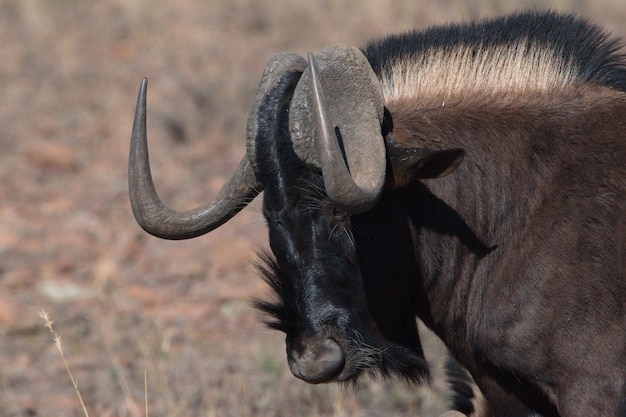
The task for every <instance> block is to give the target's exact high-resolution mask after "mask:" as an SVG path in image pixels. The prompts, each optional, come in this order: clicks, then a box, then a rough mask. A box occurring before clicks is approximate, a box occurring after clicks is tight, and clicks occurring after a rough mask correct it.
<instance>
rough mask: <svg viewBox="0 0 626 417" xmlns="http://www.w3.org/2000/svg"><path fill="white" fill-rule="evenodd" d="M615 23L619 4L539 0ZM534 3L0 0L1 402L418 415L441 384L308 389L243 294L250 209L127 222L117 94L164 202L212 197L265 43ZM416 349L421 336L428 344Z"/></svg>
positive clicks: (258, 234) (353, 40) (431, 411)
mask: <svg viewBox="0 0 626 417" xmlns="http://www.w3.org/2000/svg"><path fill="white" fill-rule="evenodd" d="M549 3H550V5H551V7H553V8H556V9H561V10H573V11H576V12H580V13H583V14H585V15H587V16H588V17H590V18H592V19H594V20H597V21H599V22H600V23H602V24H603V25H604V26H605V27H606V28H607V29H610V30H613V31H615V32H618V33H620V32H621V34H622V35H623V34H624V33H625V32H626V26H625V25H624V24H625V22H626V3H624V2H622V1H615V0H593V1H589V2H585V1H583V0H571V1H567V0H560V1H559V0H555V1H553V2H549ZM537 5H541V6H542V7H545V6H546V5H547V3H546V2H545V1H537V2H536V4H530V3H527V4H525V3H524V2H520V1H519V0H516V1H513V0H503V1H496V0H472V1H470V0H468V1H456V0H443V1H437V2H435V1H432V2H426V1H420V0H411V1H409V0H372V1H367V2H365V1H361V0H346V1H330V0H309V1H297V0H271V1H269V0H267V1H259V0H257V1H253V0H229V1H216V0H212V1H200V0H177V1H176V2H174V1H172V2H164V1H157V0H154V1H147V0H137V1H131V0H108V1H100V2H89V1H78V0H20V1H11V0H0V63H1V64H0V92H1V95H0V154H1V155H2V157H1V159H0V178H1V180H0V198H1V200H2V203H1V204H0V416H2V417H4V416H6V417H8V416H11V417H14V416H15V417H17V416H78V415H82V409H81V406H80V403H79V402H78V400H77V398H76V396H75V393H74V389H73V387H72V384H71V381H70V380H69V378H68V376H67V374H66V373H65V369H64V365H63V361H62V360H61V358H60V357H59V355H58V352H57V350H56V348H55V346H54V343H53V342H52V341H51V338H50V334H49V332H48V330H47V329H46V328H45V326H44V323H42V321H41V319H40V318H39V316H38V314H39V311H40V310H41V309H42V308H44V309H46V310H47V311H48V312H49V313H50V315H51V317H52V319H54V320H55V322H56V324H55V325H56V330H57V331H58V332H59V333H60V334H61V336H62V337H63V341H64V345H63V346H64V350H65V355H66V358H67V361H68V363H69V366H70V367H71V368H72V371H73V373H74V376H75V377H76V380H77V381H78V386H79V389H80V391H81V393H82V396H83V398H84V401H85V404H86V407H87V409H88V410H89V413H90V415H91V416H129V417H136V416H144V415H145V410H144V406H143V398H144V370H147V374H148V393H149V403H150V415H151V416H219V417H228V416H233V417H242V416H243V417H245V416H292V415H303V416H383V415H385V416H386V415H406V416H409V415H422V416H429V415H435V413H436V412H437V410H441V406H442V405H441V403H442V399H441V398H442V395H445V394H442V389H443V388H442V386H441V382H440V381H439V380H438V379H436V381H435V386H434V387H433V389H432V390H431V391H425V390H422V389H417V388H415V387H407V386H406V385H405V384H404V383H402V382H398V381H391V382H387V383H378V382H372V383H370V382H366V383H363V384H362V385H360V386H358V387H356V388H355V389H348V390H342V389H340V388H338V387H337V386H335V385H322V386H310V385H307V384H305V383H302V382H300V381H298V380H296V379H295V378H293V377H292V376H291V375H290V374H289V371H288V370H287V368H286V366H285V358H284V353H283V349H284V346H283V340H282V336H281V335H280V334H278V333H275V332H270V331H269V330H266V329H265V328H264V327H263V326H262V324H261V321H262V318H261V317H259V315H258V314H257V313H256V312H255V311H254V310H253V309H252V308H251V307H250V300H251V299H253V298H254V297H263V295H264V293H265V291H266V290H265V288H264V286H263V285H262V284H261V282H260V280H259V279H258V278H257V277H256V276H255V275H256V274H255V271H254V268H253V266H252V265H251V260H252V259H253V258H254V256H255V251H256V250H257V249H258V248H262V247H264V246H265V245H266V238H265V230H264V225H263V221H262V219H261V217H260V213H259V203H258V202H256V203H254V204H252V206H251V207H249V208H248V209H246V210H244V212H242V213H241V214H240V215H238V216H237V217H236V218H235V219H234V220H233V221H232V222H231V223H229V224H228V225H227V226H226V227H223V228H221V229H219V230H217V231H215V232H214V233H212V234H211V235H209V236H206V237H203V238H200V239H196V240H194V241H188V242H166V241H162V240H158V239H155V238H152V237H149V236H147V235H146V234H144V233H143V232H142V231H141V230H139V228H138V226H136V224H135V223H134V220H133V218H132V214H131V212H130V209H129V204H128V201H127V191H126V154H127V149H128V137H129V133H130V127H131V117H132V111H133V107H134V101H135V94H136V89H137V87H138V84H139V80H140V79H141V77H143V76H148V77H150V79H151V87H150V94H149V130H150V141H151V144H152V159H153V162H154V172H155V178H156V181H157V185H158V187H159V189H160V190H161V193H162V196H163V197H164V199H165V200H166V201H167V202H168V203H169V204H171V205H174V206H177V207H181V208H184V207H189V206H192V205H195V204H197V203H200V202H203V201H205V200H206V199H207V198H208V197H209V196H212V195H213V193H215V192H216V190H217V189H218V187H219V186H220V185H221V183H222V181H223V180H224V178H225V177H226V176H227V175H228V174H229V172H230V171H231V170H232V169H233V168H234V166H235V164H236V163H237V161H238V160H239V158H240V157H241V155H242V154H243V152H244V146H243V137H244V129H245V121H246V117H247V107H248V103H249V102H250V101H251V99H252V97H253V94H254V91H255V89H256V84H257V82H258V80H259V77H260V74H261V71H262V69H263V67H264V65H265V63H266V62H267V61H268V60H269V59H270V58H271V57H272V56H273V55H274V54H276V53H278V52H281V51H285V50H292V51H295V52H298V53H300V54H303V55H304V54H305V53H306V52H307V51H308V50H319V49H321V48H322V47H324V46H326V45H328V44H332V43H348V44H353V45H361V44H363V43H364V42H365V41H366V40H367V39H369V38H371V37H375V36H380V35H383V34H385V33H388V32H395V31H399V30H405V29H409V28H413V27H417V28H420V27H424V26H425V25H428V24H433V23H441V22H446V21H454V20H459V19H469V18H475V17H481V16H488V15H493V14H498V13H503V12H507V11H511V10H514V9H519V8H521V7H531V6H537ZM429 345H430V347H431V349H430V351H431V352H433V353H432V355H433V357H435V358H440V357H441V355H442V354H441V348H440V346H439V345H438V344H437V342H436V341H434V340H433V341H429Z"/></svg>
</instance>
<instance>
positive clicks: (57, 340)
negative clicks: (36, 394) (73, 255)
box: [39, 310, 147, 417]
mask: <svg viewBox="0 0 626 417" xmlns="http://www.w3.org/2000/svg"><path fill="white" fill-rule="evenodd" d="M39 316H40V317H41V318H42V319H43V321H44V323H45V325H46V327H47V328H48V330H50V333H51V334H52V339H53V340H54V345H55V346H56V348H57V350H58V351H59V354H61V359H62V360H63V365H65V370H66V371H67V374H68V375H69V376H70V380H71V381H72V385H73V386H74V391H76V395H77V396H78V401H80V405H81V407H82V408H83V413H84V414H85V417H89V413H88V412H87V407H85V402H84V401H83V396H82V395H80V390H79V389H78V382H77V381H76V378H74V375H73V374H72V371H71V370H70V366H69V365H68V363H67V360H65V355H64V354H63V348H62V346H61V336H59V335H58V333H57V332H56V331H55V330H54V328H53V327H52V324H53V321H52V320H50V317H49V316H48V313H46V311H45V310H41V311H40V312H39ZM146 398H147V397H146ZM146 417H147V413H146Z"/></svg>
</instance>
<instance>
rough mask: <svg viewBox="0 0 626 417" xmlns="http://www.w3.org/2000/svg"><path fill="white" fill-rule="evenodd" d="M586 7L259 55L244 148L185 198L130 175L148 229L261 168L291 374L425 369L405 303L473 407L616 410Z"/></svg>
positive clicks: (600, 127) (610, 54)
mask: <svg viewBox="0 0 626 417" xmlns="http://www.w3.org/2000/svg"><path fill="white" fill-rule="evenodd" d="M619 48H620V44H619V42H618V41H617V40H615V39H612V38H611V37H609V36H608V35H606V34H605V33H604V32H602V31H601V30H600V29H598V28H597V27H596V26H594V25H591V24H589V23H587V22H586V21H584V20H582V19H579V18H576V17H573V16H569V15H566V16H563V15H558V14H555V13H523V14H517V15H514V16H510V17H506V18H499V19H493V20H489V21H484V22H480V23H468V24H462V25H452V26H446V27H436V28H432V29H428V30H426V31H423V32H413V33H407V34H402V35H398V36H390V37H388V38H385V39H382V40H378V41H374V42H371V43H369V44H368V45H367V46H366V47H365V48H363V49H362V50H359V49H356V48H351V47H346V46H335V47H330V48H327V49H325V50H323V51H322V52H321V53H319V54H318V55H316V56H313V55H312V54H310V55H309V59H308V63H307V61H305V60H304V59H303V58H301V57H299V56H297V55H294V54H281V55H278V56H277V57H276V58H275V59H273V60H272V61H270V63H269V64H268V66H267V67H266V70H265V72H264V74H263V77H262V80H261V84H260V86H259V89H258V92H257V95H256V98H255V100H254V102H253V104H252V109H251V111H250V117H249V122H248V130H247V136H248V137H247V154H246V156H244V157H243V159H242V161H241V163H240V165H239V168H238V170H237V172H236V173H235V174H234V176H233V177H232V179H231V180H230V181H229V182H228V183H227V184H226V185H225V186H224V188H223V189H222V191H220V193H219V194H218V196H217V197H216V198H215V200H214V201H213V202H211V203H210V204H208V205H206V206H204V207H200V208H198V209H196V210H191V211H188V212H179V211H175V210H171V209H169V208H167V207H165V206H164V205H163V203H161V201H160V200H159V198H158V196H157V194H156V191H155V189H154V186H153V184H152V180H151V177H150V170H149V163H148V155H147V145H146V132H145V100H146V97H145V95H146V84H145V82H144V84H143V85H142V88H141V90H140V96H139V101H138V107H137V112H136V116H135V126H134V128H133V140H132V145H131V156H130V169H129V172H130V192H131V200H132V204H133V210H134V213H135V216H136V218H137V220H138V221H139V223H140V224H141V225H142V227H144V228H145V229H146V230H147V231H148V232H150V233H152V234H154V235H157V236H160V237H164V238H169V239H183V238H190V237H194V236H197V235H200V234H203V233H206V232H208V231H210V230H212V229H214V228H215V227H218V226H219V225H221V224H223V223H224V222H226V221H227V220H228V219H229V218H230V217H231V216H233V215H234V214H235V213H236V212H237V211H238V210H239V209H241V208H242V207H243V206H244V205H245V204H246V203H248V202H249V201H250V200H251V199H252V198H254V196H256V195H257V194H258V193H259V192H260V191H262V190H264V196H263V213H264V216H265V218H266V220H267V224H268V227H269V242H270V247H271V251H272V253H273V255H269V254H266V255H264V256H263V257H262V258H263V263H262V266H261V267H260V269H261V272H262V274H263V275H264V277H265V279H266V280H267V282H268V283H269V284H270V285H271V287H272V288H273V289H274V290H275V292H276V294H277V298H276V300H274V301H271V302H261V303H259V307H260V308H261V309H262V310H264V311H265V312H267V313H269V315H270V316H271V317H272V319H271V321H270V323H269V325H270V326H271V327H273V328H276V329H279V330H281V331H283V332H285V333H286V335H287V339H286V344H287V357H288V363H289V367H290V369H291V371H292V372H293V374H294V375H295V376H297V377H299V378H301V379H303V380H306V381H309V382H314V383H318V382H327V381H345V380H354V379H356V378H357V377H358V376H359V375H360V374H362V373H363V372H364V371H373V372H374V373H376V372H378V373H381V374H383V375H387V374H396V375H400V376H403V377H405V378H407V379H409V380H420V379H421V378H422V377H423V376H425V375H426V374H427V365H426V363H425V361H424V358H423V355H422V349H421V345H420V339H419V335H418V332H417V329H416V324H415V317H416V316H417V317H419V318H420V319H421V320H423V322H424V323H425V324H426V325H427V326H429V327H430V328H431V329H433V330H434V331H435V333H437V335H439V337H440V338H441V339H442V340H443V341H444V342H445V344H446V345H447V346H448V347H449V349H450V350H451V352H452V353H453V355H454V357H455V358H456V359H457V360H458V361H459V362H460V363H461V364H462V365H464V366H465V367H466V368H467V369H468V370H469V372H470V373H471V375H472V376H473V378H474V379H475V381H476V383H477V384H478V386H479V387H480V388H481V390H482V391H483V392H484V395H485V397H486V398H487V400H488V401H489V403H490V405H491V408H492V410H493V412H494V414H495V415H498V416H512V415H527V416H528V415H536V414H534V413H539V414H541V415H544V416H562V417H565V416H567V417H589V416H597V417H600V416H602V417H607V416H612V417H617V416H622V417H623V416H626V400H625V390H626V382H625V381H626V315H625V304H626V275H625V271H626V93H625V92H626V58H625V56H624V55H622V54H620V52H619Z"/></svg>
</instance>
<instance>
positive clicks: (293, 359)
mask: <svg viewBox="0 0 626 417" xmlns="http://www.w3.org/2000/svg"><path fill="white" fill-rule="evenodd" d="M288 361H289V368H290V369H291V372H292V373H293V374H294V376H296V377H298V378H300V379H303V380H305V381H307V382H312V383H319V382H326V381H328V380H330V379H332V378H333V377H334V376H335V375H337V374H338V373H339V372H340V371H341V370H342V369H343V366H344V361H345V356H344V353H343V350H342V349H341V346H339V344H338V343H337V342H335V341H334V340H333V339H329V338H327V339H324V340H323V341H321V342H319V341H318V342H312V341H309V342H308V343H306V344H305V345H304V349H302V350H301V351H297V352H296V351H292V352H291V353H290V354H289V355H288Z"/></svg>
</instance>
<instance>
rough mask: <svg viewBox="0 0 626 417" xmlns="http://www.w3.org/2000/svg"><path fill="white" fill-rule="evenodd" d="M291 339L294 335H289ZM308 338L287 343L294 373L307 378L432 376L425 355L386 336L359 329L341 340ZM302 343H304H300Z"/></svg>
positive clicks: (348, 379) (347, 379)
mask: <svg viewBox="0 0 626 417" xmlns="http://www.w3.org/2000/svg"><path fill="white" fill-rule="evenodd" d="M287 339H288V340H289V339H293V337H290V335H287ZM314 339H318V341H317V342H316V341H314V340H312V339H308V340H306V341H305V342H303V343H305V346H300V347H298V348H295V347H294V346H293V345H292V343H288V344H287V362H288V364H289V369H290V370H291V372H292V373H293V375H294V376H296V377H297V378H300V379H302V380H304V381H306V382H309V383H313V384H318V383H326V382H335V381H336V382H348V383H350V382H356V381H357V380H358V379H359V377H361V376H362V375H363V374H367V375H370V376H373V377H378V376H382V377H389V376H394V375H395V376H400V377H403V378H405V379H407V380H409V381H411V382H419V381H421V380H424V379H427V378H428V364H427V363H426V361H425V359H424V357H423V356H421V355H420V354H418V353H416V352H413V351H412V350H410V349H409V348H406V347H403V346H399V345H397V344H393V343H391V342H388V341H386V340H384V339H376V340H372V337H371V335H370V337H368V338H367V339H366V338H365V337H364V336H363V334H362V333H361V332H359V331H358V330H353V331H352V334H351V335H344V337H343V338H342V339H340V340H339V341H337V340H336V339H335V338H331V337H315V338H314ZM298 344H300V345H302V343H298Z"/></svg>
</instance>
